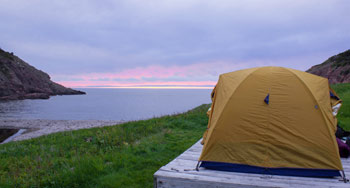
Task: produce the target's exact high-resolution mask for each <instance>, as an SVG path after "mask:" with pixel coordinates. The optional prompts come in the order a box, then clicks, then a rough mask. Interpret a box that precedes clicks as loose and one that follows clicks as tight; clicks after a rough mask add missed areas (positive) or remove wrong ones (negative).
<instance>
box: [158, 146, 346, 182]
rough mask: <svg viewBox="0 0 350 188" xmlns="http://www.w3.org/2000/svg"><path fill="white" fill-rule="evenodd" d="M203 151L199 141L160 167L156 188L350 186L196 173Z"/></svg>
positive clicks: (239, 174)
mask: <svg viewBox="0 0 350 188" xmlns="http://www.w3.org/2000/svg"><path fill="white" fill-rule="evenodd" d="M201 151H202V145H201V144H200V141H198V142H197V143H196V144H194V145H193V146H192V147H190V148H189V149H188V150H186V151H185V152H184V153H182V154H181V155H180V156H178V157H177V158H176V159H174V160H173V161H171V162H170V163H169V164H167V165H165V166H163V167H162V168H160V169H159V170H158V171H157V172H156V173H155V174H154V187H156V188H169V187H172V188H177V187H183V188H190V187H191V188H192V187H193V188H196V187H203V188H209V187H220V188H226V187H298V188H304V187H347V188H350V183H349V182H348V183H344V182H343V181H340V178H307V177H293V176H276V175H261V174H247V173H235V172H223V171H215V170H208V169H205V168H200V169H199V171H196V170H195V168H196V165H197V162H198V158H199V155H200V153H201ZM342 163H343V167H344V171H345V174H346V176H347V178H349V177H350V160H349V159H343V160H342Z"/></svg>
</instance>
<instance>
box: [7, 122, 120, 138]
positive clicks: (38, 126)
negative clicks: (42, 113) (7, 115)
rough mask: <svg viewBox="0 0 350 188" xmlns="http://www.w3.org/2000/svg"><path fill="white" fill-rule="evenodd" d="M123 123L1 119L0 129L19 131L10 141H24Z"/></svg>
mask: <svg viewBox="0 0 350 188" xmlns="http://www.w3.org/2000/svg"><path fill="white" fill-rule="evenodd" d="M120 123H123V121H115V120H44V119H34V120H31V119H24V120H22V119H3V120H0V128H6V129H19V130H23V131H21V132H22V133H21V134H20V135H18V136H16V137H14V138H13V139H12V140H11V141H19V140H26V139H31V138H36V137H39V136H43V135H47V134H51V133H56V132H62V131H70V130H78V129H87V128H93V127H104V126H113V125H116V124H120Z"/></svg>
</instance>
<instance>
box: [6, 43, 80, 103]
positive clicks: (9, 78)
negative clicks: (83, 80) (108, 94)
mask: <svg viewBox="0 0 350 188" xmlns="http://www.w3.org/2000/svg"><path fill="white" fill-rule="evenodd" d="M79 94H85V92H82V91H77V90H73V89H70V88H66V87H64V86H62V85H59V84H57V83H55V82H53V81H51V80H50V76H49V75H48V74H46V73H45V72H43V71H40V70H38V69H36V68H35V67H33V66H31V65H29V64H28V63H26V62H24V61H23V60H22V59H20V58H19V57H17V56H15V55H13V53H9V52H5V51H4V50H2V49H1V48H0V100H16V99H48V98H49V97H50V96H53V95H79Z"/></svg>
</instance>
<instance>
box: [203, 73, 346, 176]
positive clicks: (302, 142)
mask: <svg viewBox="0 0 350 188" xmlns="http://www.w3.org/2000/svg"><path fill="white" fill-rule="evenodd" d="M211 96H212V106H211V109H210V111H209V113H208V115H209V122H208V129H207V131H206V132H205V133H204V135H203V142H202V143H203V144H204V146H203V150H202V154H201V156H200V158H199V161H200V162H201V167H205V168H210V169H218V170H226V171H238V172H247V173H264V174H279V175H297V176H339V175H340V173H339V171H341V170H343V167H342V164H341V160H340V156H339V151H338V145H337V141H336V138H335V131H336V124H337V120H336V117H335V115H333V113H332V106H334V105H336V104H339V103H340V102H341V101H340V99H339V98H338V97H337V95H336V94H335V92H334V91H333V90H331V89H330V87H329V84H328V80H327V79H325V78H322V77H319V76H315V75H312V74H309V73H306V72H302V71H298V70H294V69H289V68H283V67H258V68H251V69H245V70H240V71H235V72H231V73H226V74H222V75H220V77H219V81H218V83H217V85H216V87H215V88H214V90H213V92H212V95H211ZM338 109H339V108H338Z"/></svg>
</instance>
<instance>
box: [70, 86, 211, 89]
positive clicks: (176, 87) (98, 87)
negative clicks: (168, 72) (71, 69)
mask: <svg viewBox="0 0 350 188" xmlns="http://www.w3.org/2000/svg"><path fill="white" fill-rule="evenodd" d="M73 88H77V89H213V88H214V86H212V87H209V86H198V87H195V86H190V87H186V86H76V87H73Z"/></svg>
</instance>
